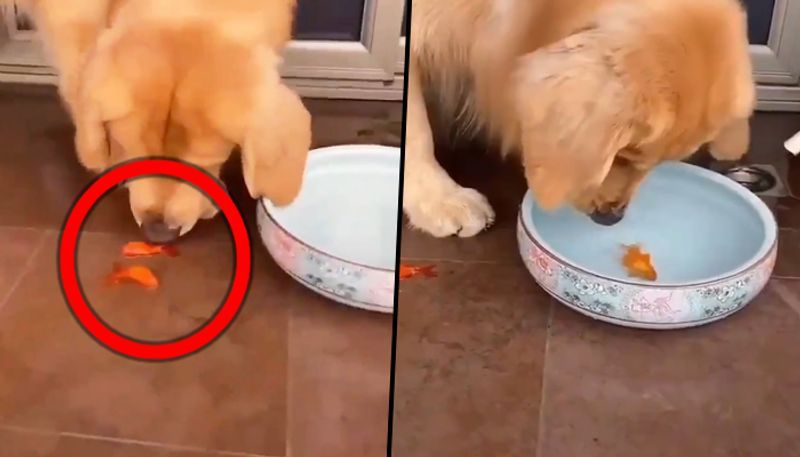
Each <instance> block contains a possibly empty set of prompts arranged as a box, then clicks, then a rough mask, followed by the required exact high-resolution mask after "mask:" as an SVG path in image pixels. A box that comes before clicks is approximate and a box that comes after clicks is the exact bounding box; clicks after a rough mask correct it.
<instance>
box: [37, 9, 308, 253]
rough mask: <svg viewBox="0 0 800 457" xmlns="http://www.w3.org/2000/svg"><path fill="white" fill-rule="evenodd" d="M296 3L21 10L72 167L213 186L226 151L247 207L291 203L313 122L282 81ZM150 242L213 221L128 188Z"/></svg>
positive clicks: (160, 189)
mask: <svg viewBox="0 0 800 457" xmlns="http://www.w3.org/2000/svg"><path fill="white" fill-rule="evenodd" d="M295 3H296V1H295V0H76V1H64V0H28V1H27V8H28V9H29V10H30V11H31V12H32V16H33V19H34V21H35V23H36V24H37V28H38V30H39V31H40V33H41V35H42V36H43V37H44V41H45V43H46V46H47V47H48V49H49V50H50V54H51V55H52V58H53V61H54V63H55V65H56V67H57V68H58V70H59V73H60V84H59V87H60V93H61V95H62V97H63V99H64V101H65V104H66V106H67V108H68V111H69V113H70V115H71V116H72V118H73V121H74V122H75V126H76V150H77V154H78V158H79V160H80V162H81V163H82V164H83V165H84V166H85V167H86V168H88V169H90V170H93V171H97V172H100V171H103V170H105V169H107V168H108V167H109V166H112V165H114V164H116V163H119V162H122V161H125V160H129V159H133V158H140V157H145V156H168V157H176V158H179V159H181V160H184V161H187V162H189V163H192V164H195V165H197V166H199V167H202V168H203V169H205V170H206V171H208V172H209V173H211V174H213V175H218V174H219V170H220V168H221V166H222V164H223V163H224V162H225V161H226V160H227V159H228V157H229V156H230V154H231V152H232V150H233V149H234V147H236V146H240V147H241V151H242V170H243V175H244V178H245V181H246V184H247V187H248V189H249V191H250V193H251V194H252V196H253V197H254V198H255V197H262V196H263V197H267V198H269V199H270V200H272V201H273V202H274V203H276V204H278V205H285V204H288V203H290V202H291V201H292V200H293V199H294V198H295V197H296V196H297V194H298V193H299V190H300V186H301V184H302V178H303V173H304V169H305V163H306V157H307V154H308V151H309V148H310V146H311V119H310V115H309V113H308V111H307V110H306V109H305V107H304V106H303V104H302V102H301V100H300V98H299V97H298V96H297V95H296V94H295V93H294V92H292V91H291V90H290V89H289V88H288V87H287V86H285V85H284V84H283V83H282V82H281V79H280V75H279V73H278V67H279V64H280V61H281V59H280V52H281V51H282V49H283V48H284V46H285V45H286V43H287V42H288V41H289V39H290V37H291V30H292V22H293V16H294V11H295V6H296V5H295ZM127 187H128V190H129V193H130V205H131V210H132V213H133V216H134V218H135V219H136V221H137V222H138V223H139V225H140V226H142V227H143V229H144V233H145V235H146V236H147V238H148V239H150V240H151V241H154V242H171V241H174V240H175V239H176V238H177V237H178V236H180V235H183V234H185V233H186V232H188V231H189V230H190V229H191V228H192V227H194V225H195V223H196V222H197V221H198V220H199V219H203V218H210V217H213V216H214V215H215V214H216V212H217V209H216V208H215V206H214V205H213V204H212V203H211V202H210V200H208V199H207V198H206V197H205V196H204V195H203V194H202V193H200V192H199V191H197V190H196V189H195V188H194V187H192V186H190V185H188V184H186V183H180V182H177V181H173V180H170V179H166V178H142V179H136V180H132V181H131V182H129V183H127Z"/></svg>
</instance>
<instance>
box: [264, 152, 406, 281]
mask: <svg viewBox="0 0 800 457" xmlns="http://www.w3.org/2000/svg"><path fill="white" fill-rule="evenodd" d="M367 150H369V151H370V154H375V153H376V150H377V151H378V152H381V151H382V152H385V153H390V152H391V153H395V154H396V153H400V151H401V150H400V148H397V147H393V146H383V145H378V144H342V145H336V146H325V147H321V148H316V149H312V150H310V151H309V161H310V160H311V157H312V155H313V154H316V153H317V152H325V153H326V154H331V153H342V154H356V153H359V154H360V153H363V152H366V151H367ZM329 157H330V156H329ZM401 160H402V155H401ZM306 169H308V165H306ZM400 179H401V180H402V176H401V177H400ZM398 187H399V183H398ZM258 206H259V207H260V208H261V209H262V210H263V211H264V214H266V216H267V217H268V218H269V220H270V222H272V223H273V224H274V225H275V226H276V227H277V228H278V229H279V230H280V231H281V232H283V233H284V234H285V235H286V236H288V237H289V238H291V239H292V240H294V241H295V242H296V243H298V244H300V245H301V246H303V247H304V248H306V249H308V250H310V251H314V252H316V253H317V254H321V255H323V256H325V257H328V258H331V259H334V260H337V261H339V262H342V263H345V264H348V265H352V266H354V267H358V268H364V269H367V270H372V271H376V272H387V273H391V274H394V272H395V271H396V270H397V267H395V268H384V267H378V266H375V265H368V264H366V263H361V262H356V261H354V260H348V259H345V258H342V257H339V256H337V255H334V254H331V253H329V252H326V251H325V250H323V249H321V248H318V247H315V246H311V245H310V244H309V243H306V242H305V241H303V240H301V239H300V238H298V237H297V236H296V235H295V234H294V233H292V232H290V231H289V230H288V229H287V228H286V227H284V226H283V225H281V223H280V222H278V221H277V220H276V219H275V217H274V216H273V214H272V212H271V211H270V206H272V207H273V208H274V205H272V202H269V201H268V200H267V198H260V199H258ZM259 231H261V230H260V229H259ZM395 244H397V243H395ZM396 249H397V247H396V246H395V250H396ZM396 263H397V259H395V264H396Z"/></svg>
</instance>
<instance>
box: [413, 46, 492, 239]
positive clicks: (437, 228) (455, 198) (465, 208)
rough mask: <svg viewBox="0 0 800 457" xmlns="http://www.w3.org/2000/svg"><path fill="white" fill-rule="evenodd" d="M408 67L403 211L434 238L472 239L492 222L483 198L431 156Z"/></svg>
mask: <svg viewBox="0 0 800 457" xmlns="http://www.w3.org/2000/svg"><path fill="white" fill-rule="evenodd" d="M413 60H414V59H412V62H411V65H410V66H409V67H410V68H409V73H408V78H409V83H408V95H407V96H408V112H407V115H406V141H405V173H404V180H405V184H404V191H403V209H404V210H405V213H406V215H407V216H408V219H409V221H410V223H411V226H412V227H414V228H417V229H420V230H423V231H425V232H428V233H430V234H431V235H433V236H436V237H446V236H451V235H458V236H461V237H470V236H474V235H476V234H477V233H479V232H481V231H482V230H483V229H485V228H486V227H488V226H489V225H491V224H492V222H493V221H494V211H493V210H492V207H491V206H490V205H489V202H488V201H487V200H486V197H484V196H483V195H481V194H480V193H478V192H477V191H475V190H474V189H466V188H464V187H461V186H459V185H458V184H457V183H456V182H455V181H453V179H452V178H451V177H450V176H449V175H448V174H447V172H446V171H445V170H444V169H443V168H442V167H441V165H439V163H438V162H437V161H436V157H435V156H434V145H433V134H432V132H431V126H430V122H429V120H428V112H427V109H426V107H425V100H424V97H423V94H422V87H421V84H420V80H419V75H418V73H417V70H416V68H415V67H416V63H414V62H413Z"/></svg>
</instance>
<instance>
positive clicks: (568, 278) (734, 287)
mask: <svg viewBox="0 0 800 457" xmlns="http://www.w3.org/2000/svg"><path fill="white" fill-rule="evenodd" d="M517 234H518V237H517V238H518V241H519V248H520V253H521V255H522V259H523V260H524V262H525V265H526V266H527V268H528V270H529V271H530V272H531V274H532V275H533V277H534V279H535V280H536V281H537V282H538V283H539V284H540V285H541V286H542V287H543V288H544V289H545V290H546V291H547V292H548V293H549V294H551V295H552V296H553V297H555V298H556V299H558V300H559V301H561V302H562V303H564V304H565V305H567V306H569V307H570V308H572V309H574V310H576V311H579V312H581V313H583V314H585V315H588V316H590V317H593V318H595V319H599V320H602V321H606V322H611V323H614V324H619V325H623V326H627V327H639V328H651V329H674V328H684V327H692V326H698V325H703V324H707V323H710V322H714V321H716V320H719V319H723V318H725V317H727V316H729V315H731V314H733V313H735V312H736V311H738V310H740V309H742V308H743V307H744V306H745V305H747V304H748V303H749V302H750V301H751V300H752V299H753V298H754V297H755V296H756V295H758V294H759V292H761V290H762V289H763V288H764V286H765V285H766V283H767V281H768V280H769V277H770V275H771V274H772V269H773V267H774V266H775V256H776V252H777V224H776V222H775V218H774V216H773V215H772V212H771V211H770V210H769V208H767V206H766V205H765V204H764V203H763V202H762V201H761V200H760V199H759V198H758V197H756V196H755V195H754V194H752V193H751V192H750V191H748V190H747V189H745V188H744V187H742V186H741V185H739V184H737V183H735V182H734V181H732V180H730V179H728V178H726V177H724V176H721V175H719V174H717V173H714V172H711V171H708V170H705V169H703V168H700V167H696V166H693V165H688V164H684V163H669V164H664V165H661V166H659V167H658V168H656V169H655V170H654V171H653V172H652V173H650V175H649V176H648V177H647V179H646V180H645V181H644V183H643V184H642V186H641V188H640V190H639V192H638V193H637V195H636V196H635V198H634V200H633V201H632V202H631V204H630V206H629V207H628V210H627V212H626V215H625V218H624V219H623V220H622V222H620V223H618V224H617V225H614V226H612V227H604V226H601V225H598V224H595V223H594V222H592V221H591V220H590V219H589V217H588V216H586V215H584V214H582V213H579V212H578V211H576V210H574V209H571V208H564V209H561V210H558V211H554V212H545V211H543V210H542V209H540V208H539V207H538V206H537V205H536V203H535V201H534V198H533V196H532V195H531V193H530V192H528V194H527V195H526V196H525V199H524V201H523V203H522V206H521V209H520V215H519V222H518V229H517ZM626 245H639V246H640V247H641V248H642V249H643V250H644V251H646V252H648V253H649V254H651V255H652V261H653V265H654V266H655V269H656V271H657V273H658V279H657V280H656V281H652V282H650V281H645V280H638V279H635V278H631V277H629V276H628V274H627V272H626V271H625V269H624V267H623V265H622V256H623V255H624V251H625V246H626Z"/></svg>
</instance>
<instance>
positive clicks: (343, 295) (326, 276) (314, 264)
mask: <svg viewBox="0 0 800 457" xmlns="http://www.w3.org/2000/svg"><path fill="white" fill-rule="evenodd" d="M257 213H258V214H257V222H258V231H259V233H260V234H261V239H262V241H263V242H264V245H265V246H266V247H267V250H268V251H269V253H270V255H271V256H272V258H273V259H275V262H276V263H277V264H278V266H280V267H281V269H283V270H284V271H285V272H286V273H288V274H289V275H290V276H292V277H293V278H294V279H295V280H297V281H298V282H300V283H301V284H302V285H304V286H306V287H308V288H309V289H311V290H313V291H315V292H317V293H319V294H321V295H323V296H325V297H327V298H330V299H332V300H335V301H338V302H340V303H344V304H346V305H350V306H353V307H356V308H362V309H366V310H370V311H378V312H382V313H392V312H393V311H394V287H395V273H394V270H387V269H380V268H376V267H370V266H366V265H359V264H356V263H353V262H348V261H346V260H344V259H339V258H337V257H335V256H332V255H329V254H326V253H324V252H321V251H319V250H317V249H314V248H313V247H311V246H308V245H306V244H305V243H303V242H302V241H300V240H298V239H296V238H295V237H293V236H292V235H291V234H289V233H288V232H287V231H286V230H285V229H284V228H283V227H281V226H280V225H279V224H277V223H276V222H275V221H274V220H273V219H272V218H271V217H270V215H269V214H268V212H267V210H266V209H265V208H264V205H263V203H260V204H259V205H258V210H257Z"/></svg>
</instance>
